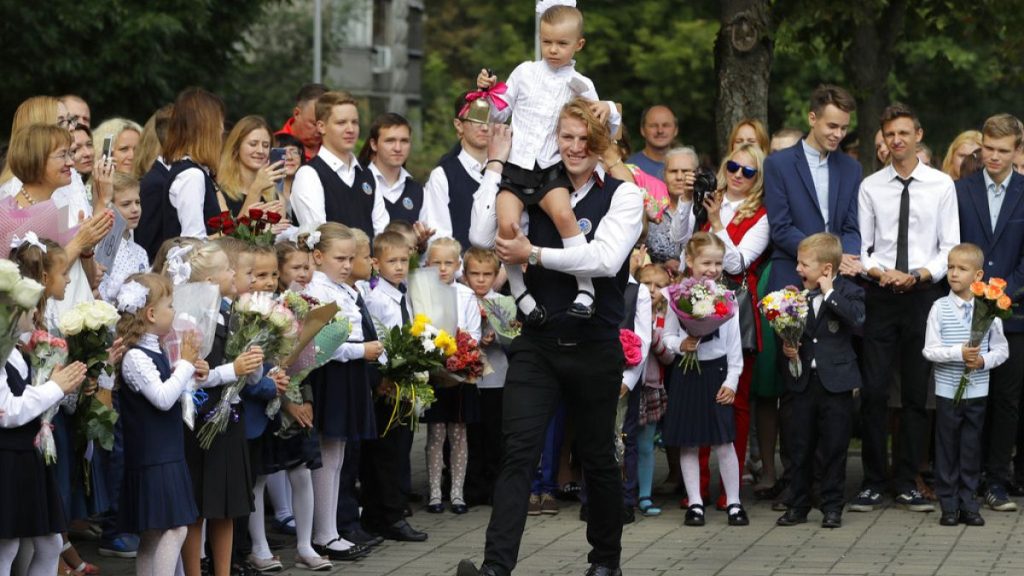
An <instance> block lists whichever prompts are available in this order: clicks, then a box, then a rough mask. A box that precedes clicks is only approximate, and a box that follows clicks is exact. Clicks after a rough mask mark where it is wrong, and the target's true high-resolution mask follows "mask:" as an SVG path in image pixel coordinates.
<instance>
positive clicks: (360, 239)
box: [349, 228, 370, 249]
mask: <svg viewBox="0 0 1024 576" xmlns="http://www.w3.org/2000/svg"><path fill="white" fill-rule="evenodd" d="M349 230H351V231H352V239H353V240H355V241H356V248H357V249H358V248H361V247H363V246H370V237H369V236H367V235H366V232H363V230H362V229H361V228H349Z"/></svg>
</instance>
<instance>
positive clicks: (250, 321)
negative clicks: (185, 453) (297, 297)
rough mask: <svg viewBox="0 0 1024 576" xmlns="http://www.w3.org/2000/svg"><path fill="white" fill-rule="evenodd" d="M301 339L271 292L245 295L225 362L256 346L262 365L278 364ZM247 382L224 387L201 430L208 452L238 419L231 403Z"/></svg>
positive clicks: (232, 327) (233, 316) (231, 328)
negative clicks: (261, 351) (260, 351)
mask: <svg viewBox="0 0 1024 576" xmlns="http://www.w3.org/2000/svg"><path fill="white" fill-rule="evenodd" d="M298 335H299V324H298V322H297V321H296V320H295V315H294V314H292V311H291V310H289V309H288V307H287V306H285V305H284V304H282V303H280V302H278V301H277V300H276V299H275V298H274V295H273V294H271V293H270V292H255V293H252V294H245V295H243V296H242V297H241V298H239V299H238V300H236V301H235V305H234V307H233V308H232V310H231V318H230V319H229V321H228V339H227V342H225V343H224V358H225V359H226V360H227V361H232V360H234V359H235V358H237V357H238V356H239V355H240V354H241V353H242V352H245V351H246V350H249V349H250V348H252V347H253V346H259V347H260V348H261V349H262V350H263V359H264V360H263V361H264V363H269V364H275V365H276V364H278V363H279V362H281V361H282V360H283V359H284V358H286V357H287V356H288V355H289V354H291V351H292V348H293V347H294V345H295V341H296V339H297V337H298ZM244 385H245V379H244V378H242V379H239V380H237V381H235V382H233V383H231V384H228V385H227V386H225V387H224V392H223V394H222V395H221V398H220V402H218V403H217V406H215V407H214V409H213V410H211V411H210V412H209V413H208V414H207V415H206V422H205V423H203V427H202V428H201V429H200V430H199V436H198V438H199V445H200V446H202V447H203V449H209V447H210V446H211V445H212V444H213V441H214V439H215V438H216V437H217V436H218V435H220V434H221V433H222V432H224V431H225V430H227V427H228V422H229V421H230V420H232V419H235V418H237V417H236V416H235V415H234V414H233V413H232V412H233V408H232V401H233V400H234V399H235V398H237V397H238V393H239V392H240V391H241V389H242V386H244Z"/></svg>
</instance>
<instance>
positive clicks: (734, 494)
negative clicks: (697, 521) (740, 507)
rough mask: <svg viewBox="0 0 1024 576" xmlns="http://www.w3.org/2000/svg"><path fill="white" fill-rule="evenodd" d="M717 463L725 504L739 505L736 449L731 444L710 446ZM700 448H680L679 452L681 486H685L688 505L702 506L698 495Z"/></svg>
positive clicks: (738, 465)
mask: <svg viewBox="0 0 1024 576" xmlns="http://www.w3.org/2000/svg"><path fill="white" fill-rule="evenodd" d="M711 451H712V452H714V453H715V460H717V461H718V473H719V474H721V475H722V484H724V485H725V498H726V504H739V503H740V463H739V460H737V459H736V449H735V448H733V445H732V442H730V443H728V444H718V445H717V446H712V447H711ZM699 452H700V448H681V449H680V450H679V467H680V468H681V469H682V473H683V484H685V485H686V497H687V498H688V499H689V500H690V505H691V506H692V505H694V504H700V505H703V504H704V499H703V498H701V495H700V458H699V456H698V454H699Z"/></svg>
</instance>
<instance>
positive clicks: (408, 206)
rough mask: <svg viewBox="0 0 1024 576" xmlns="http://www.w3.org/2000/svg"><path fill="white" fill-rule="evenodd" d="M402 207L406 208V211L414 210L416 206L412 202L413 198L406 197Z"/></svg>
mask: <svg viewBox="0 0 1024 576" xmlns="http://www.w3.org/2000/svg"><path fill="white" fill-rule="evenodd" d="M402 206H403V207H404V208H405V209H406V210H412V209H413V206H414V204H413V202H412V198H409V197H408V196H407V197H405V198H403V199H402Z"/></svg>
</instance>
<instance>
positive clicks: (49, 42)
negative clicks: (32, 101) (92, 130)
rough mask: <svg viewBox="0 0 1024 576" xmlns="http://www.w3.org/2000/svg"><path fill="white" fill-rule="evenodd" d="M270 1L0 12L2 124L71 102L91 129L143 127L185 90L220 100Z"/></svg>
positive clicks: (142, 0)
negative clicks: (20, 111)
mask: <svg viewBox="0 0 1024 576" xmlns="http://www.w3.org/2000/svg"><path fill="white" fill-rule="evenodd" d="M276 1H278V0H217V1H211V0H166V1H161V2H151V1H149V0H88V1H86V2H83V1H81V0H46V1H45V2H13V1H8V2H0V39H2V40H0V43H2V45H3V58H0V78H2V79H3V84H4V88H5V89H4V90H0V118H4V119H9V118H11V117H12V116H13V114H14V110H15V108H17V106H18V104H19V103H20V102H21V101H22V100H24V99H25V98H26V97H28V96H31V95H33V94H53V95H60V94H64V93H67V92H75V93H81V94H83V95H85V96H87V98H88V100H89V103H90V104H91V106H92V114H93V118H95V119H98V120H101V119H103V118H104V117H107V116H112V115H115V114H116V115H119V116H125V117H128V118H132V119H135V120H139V121H145V120H146V118H147V117H148V116H149V115H150V114H151V113H152V112H153V111H154V110H156V109H157V108H158V107H160V106H161V105H163V104H165V103H166V102H169V101H171V100H172V99H173V98H174V96H175V94H176V93H177V92H178V91H179V90H181V89H182V88H184V87H186V86H190V85H199V86H205V87H207V88H211V89H213V90H218V91H221V90H220V89H221V88H222V87H223V80H224V78H225V71H226V70H231V69H232V68H233V67H234V65H235V62H236V61H237V59H238V56H239V54H241V53H242V52H243V51H244V50H245V43H244V42H242V41H241V40H240V39H241V38H242V33H243V31H245V30H246V29H248V28H249V26H250V25H251V24H252V23H253V22H254V21H255V19H256V18H257V17H258V15H259V14H260V12H261V10H262V9H263V8H264V6H266V5H267V4H269V3H272V2H276ZM221 93H222V94H223V91H221ZM0 124H2V125H0V134H6V133H7V132H8V131H9V130H10V124H8V123H7V121H4V122H2V123H0Z"/></svg>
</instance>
